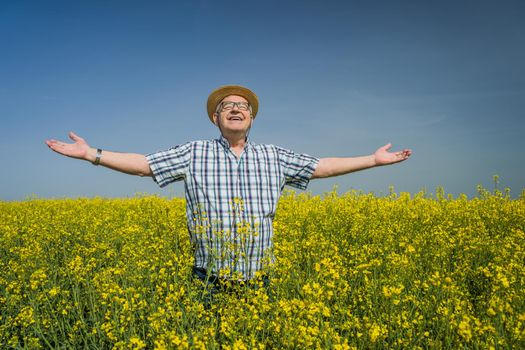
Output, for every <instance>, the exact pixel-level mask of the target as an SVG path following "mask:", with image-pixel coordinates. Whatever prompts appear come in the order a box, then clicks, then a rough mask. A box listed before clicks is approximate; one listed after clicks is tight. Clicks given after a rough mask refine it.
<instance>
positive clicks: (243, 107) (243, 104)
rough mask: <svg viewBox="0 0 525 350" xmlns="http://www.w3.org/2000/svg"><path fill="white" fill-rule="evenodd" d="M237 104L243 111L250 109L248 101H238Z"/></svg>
mask: <svg viewBox="0 0 525 350" xmlns="http://www.w3.org/2000/svg"><path fill="white" fill-rule="evenodd" d="M237 106H238V107H239V109H240V110H241V111H247V110H248V104H247V103H246V102H238V103H237Z"/></svg>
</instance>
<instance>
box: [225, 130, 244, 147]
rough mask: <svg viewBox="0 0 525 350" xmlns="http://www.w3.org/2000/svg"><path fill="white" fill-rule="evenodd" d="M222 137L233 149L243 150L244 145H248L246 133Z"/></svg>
mask: <svg viewBox="0 0 525 350" xmlns="http://www.w3.org/2000/svg"><path fill="white" fill-rule="evenodd" d="M222 136H223V137H224V138H225V139H226V140H228V143H229V144H230V147H232V148H240V149H243V148H244V145H245V144H246V137H247V136H248V135H246V133H242V134H233V135H230V134H222Z"/></svg>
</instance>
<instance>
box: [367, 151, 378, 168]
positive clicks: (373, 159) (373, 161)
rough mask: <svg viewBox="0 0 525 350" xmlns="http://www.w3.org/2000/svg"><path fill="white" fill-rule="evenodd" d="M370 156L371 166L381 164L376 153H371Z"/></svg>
mask: <svg viewBox="0 0 525 350" xmlns="http://www.w3.org/2000/svg"><path fill="white" fill-rule="evenodd" d="M369 158H370V167H371V168H373V167H376V166H378V165H379V164H377V161H376V155H375V154H372V155H370V156H369Z"/></svg>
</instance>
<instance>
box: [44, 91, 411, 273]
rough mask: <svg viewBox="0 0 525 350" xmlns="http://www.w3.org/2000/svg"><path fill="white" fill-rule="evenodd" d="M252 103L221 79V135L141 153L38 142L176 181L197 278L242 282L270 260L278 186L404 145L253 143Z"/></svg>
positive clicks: (216, 119) (394, 158)
mask: <svg viewBox="0 0 525 350" xmlns="http://www.w3.org/2000/svg"><path fill="white" fill-rule="evenodd" d="M258 108H259V100H258V98H257V95H255V93H253V92H252V91H251V90H249V89H247V88H245V87H242V86H238V85H227V86H222V87H219V88H218V89H216V90H214V91H213V92H212V93H211V94H210V96H209V97H208V102H207V111H208V117H209V118H210V120H211V122H213V123H214V124H215V125H216V126H217V127H218V128H219V130H220V133H221V136H220V138H218V139H215V140H210V141H193V142H187V143H184V144H181V145H178V146H175V147H173V148H171V149H169V150H166V151H161V152H157V153H152V154H149V155H147V156H144V155H141V154H132V153H116V152H110V151H105V150H104V151H102V150H101V149H95V148H92V147H90V146H89V145H88V144H87V142H86V141H85V140H84V139H82V138H81V137H79V136H77V135H75V134H74V133H73V132H70V134H69V137H70V138H71V139H72V140H73V141H74V143H72V144H68V143H63V142H60V141H56V140H48V141H46V143H47V145H48V146H49V148H51V149H52V150H53V151H55V152H58V153H60V154H63V155H65V156H68V157H73V158H78V159H83V160H87V161H90V162H92V163H93V164H95V165H99V164H100V165H103V166H105V167H108V168H110V169H114V170H117V171H121V172H124V173H127V174H132V175H139V176H151V177H153V179H154V181H155V182H156V183H157V184H159V186H161V187H164V186H166V185H168V184H169V183H171V182H174V181H179V180H184V182H185V191H186V201H187V207H186V214H187V220H188V229H189V233H190V237H191V241H192V243H193V245H194V249H195V252H194V255H195V267H194V272H195V274H196V275H197V276H199V277H200V278H205V277H210V276H213V278H218V277H225V278H227V279H235V280H249V279H252V278H253V277H254V276H255V273H256V272H257V271H260V270H262V269H263V267H264V266H263V265H264V263H265V261H267V260H268V259H269V260H272V257H271V247H272V235H273V229H272V220H273V218H274V215H275V211H276V207H277V202H278V200H279V197H280V195H281V193H282V191H283V189H284V186H285V185H290V186H293V187H296V188H299V189H306V187H307V186H308V183H309V181H310V179H315V178H323V177H329V176H338V175H343V174H347V173H350V172H354V171H358V170H363V169H367V168H371V167H375V166H380V165H387V164H394V163H398V162H401V161H404V160H406V159H407V158H408V157H410V155H411V153H412V152H411V150H409V149H404V150H402V151H399V152H395V153H391V152H389V149H390V147H391V145H390V144H387V145H385V146H383V147H381V148H379V149H378V150H377V151H376V152H375V153H374V154H372V155H369V156H363V157H353V158H322V159H318V158H315V157H312V156H309V155H306V154H297V153H294V152H292V151H289V150H286V149H283V148H280V147H277V146H274V145H256V144H254V143H252V142H250V141H249V139H248V133H249V131H250V129H251V127H252V124H253V122H254V120H255V117H256V115H257V112H258Z"/></svg>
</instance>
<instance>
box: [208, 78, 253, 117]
mask: <svg viewBox="0 0 525 350" xmlns="http://www.w3.org/2000/svg"><path fill="white" fill-rule="evenodd" d="M230 95H237V96H241V97H244V98H245V99H246V100H247V101H248V103H249V104H250V106H251V107H252V116H253V119H255V116H256V115H257V111H258V110H259V99H258V98H257V95H256V94H254V93H253V91H251V90H250V89H248V88H245V87H244V86H239V85H224V86H221V87H219V88H217V89H215V90H213V91H212V93H211V94H210V96H209V97H208V103H207V110H208V117H209V118H210V120H211V122H212V123H213V113H215V110H216V109H217V105H218V104H219V103H220V102H221V101H222V100H223V99H224V98H225V97H226V96H230Z"/></svg>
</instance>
